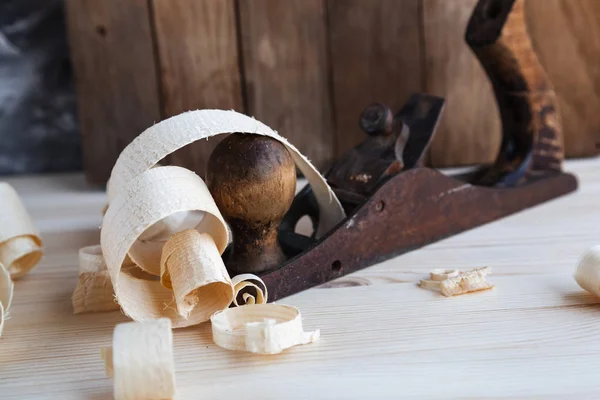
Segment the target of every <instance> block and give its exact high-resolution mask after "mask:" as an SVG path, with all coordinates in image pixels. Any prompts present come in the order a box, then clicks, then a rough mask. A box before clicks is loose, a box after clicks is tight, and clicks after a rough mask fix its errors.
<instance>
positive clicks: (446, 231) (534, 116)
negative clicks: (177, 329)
mask: <svg viewBox="0 0 600 400" xmlns="http://www.w3.org/2000/svg"><path fill="white" fill-rule="evenodd" d="M465 38H466V42H467V44H468V45H469V46H470V48H471V50H472V51H473V53H474V54H475V56H476V57H477V58H478V60H479V61H480V63H481V65H482V66H483V68H484V69H485V71H486V73H487V75H488V77H489V79H490V81H491V83H492V86H493V89H494V93H495V96H496V100H497V104H498V108H499V110H500V116H501V120H502V128H503V130H502V136H503V137H502V145H501V149H500V152H499V154H498V156H497V159H496V161H495V162H494V163H493V165H490V166H481V167H479V168H478V169H476V170H475V171H474V172H471V173H468V174H462V175H456V176H447V175H445V174H443V173H441V172H440V171H437V170H435V169H432V168H428V167H426V166H425V165H424V158H425V155H426V153H427V150H428V148H429V145H430V144H431V142H432V140H433V137H434V134H435V131H436V127H437V125H438V122H439V120H440V118H441V117H442V112H443V108H444V100H443V99H442V98H439V97H435V96H431V95H427V94H416V95H413V96H412V97H410V98H409V99H408V101H407V103H406V104H405V105H404V107H402V108H401V109H400V110H399V111H398V112H397V113H396V114H394V113H393V112H392V111H391V110H390V109H389V108H388V107H387V106H385V105H383V104H373V105H371V106H368V107H367V108H366V109H365V110H364V111H363V113H362V115H361V116H360V126H361V128H362V130H363V131H364V132H365V134H366V137H365V140H364V141H363V142H362V143H360V144H359V145H358V146H356V147H354V148H353V149H351V150H350V151H348V152H347V153H346V154H344V155H343V156H342V157H341V158H340V159H339V160H337V161H336V162H335V163H334V164H333V166H332V167H331V168H330V169H329V170H328V171H327V172H326V174H325V177H326V178H327V180H328V182H329V184H330V185H331V187H332V188H333V190H334V192H335V193H336V195H337V196H338V198H339V199H340V201H341V203H342V205H343V207H344V209H345V211H346V213H347V218H346V219H345V220H344V221H342V222H341V223H339V224H338V225H337V226H336V227H335V228H333V229H331V230H330V231H329V232H327V233H326V234H325V235H324V236H322V237H319V238H317V237H316V235H315V234H314V233H313V234H312V235H310V236H305V235H300V234H298V233H296V232H295V231H294V230H295V226H296V224H297V222H298V220H299V219H300V218H302V217H304V216H309V217H310V219H311V220H312V222H313V225H314V226H317V224H318V221H319V211H318V208H317V207H316V202H315V199H314V196H313V194H312V191H311V188H310V187H305V188H304V189H302V190H301V191H300V192H299V193H298V194H297V195H294V189H293V188H294V187H295V183H296V181H295V171H294V168H293V163H292V161H291V159H290V158H289V154H287V155H286V153H287V151H286V149H285V148H284V147H283V146H278V145H277V143H276V142H275V141H273V140H271V139H268V138H256V137H255V136H254V135H252V136H248V137H246V138H242V136H244V135H235V134H234V135H231V136H230V137H228V138H227V139H225V140H224V141H222V142H221V143H220V144H219V145H218V146H217V148H216V149H215V153H213V156H214V157H213V156H211V159H210V160H209V166H208V170H209V174H208V175H209V179H208V182H209V188H210V190H211V193H213V196H214V197H215V201H216V202H217V205H218V206H219V208H220V209H221V210H222V211H223V215H224V217H225V219H226V220H227V221H228V222H229V223H230V226H231V227H232V233H233V246H232V247H231V248H230V249H229V251H228V252H226V254H225V255H224V257H225V263H226V265H227V267H228V269H230V270H231V271H232V272H233V273H241V272H253V273H256V274H259V275H260V276H261V278H262V279H263V281H264V282H265V284H266V286H267V288H268V291H269V295H270V296H269V300H271V301H273V300H277V299H280V298H282V297H286V296H289V295H292V294H294V293H297V292H299V291H302V290H305V289H308V288H311V287H313V286H316V285H320V284H323V283H325V282H327V281H329V280H332V279H335V278H338V277H340V276H343V275H345V274H348V273H351V272H354V271H357V270H360V269H362V268H365V267H368V266H370V265H372V264H375V263H378V262H381V261H383V260H385V259H388V258H391V257H394V256H397V255H399V254H403V253H406V252H408V251H411V250H414V249H417V248H419V247H422V246H425V245H427V244H430V243H433V242H436V241H438V240H441V239H443V238H446V237H448V236H451V235H454V234H457V233H460V232H463V231H465V230H468V229H471V228H474V227H477V226H480V225H482V224H485V223H488V222H491V221H494V220H497V219H499V218H503V217H505V216H507V215H510V214H512V213H515V212H518V211H521V210H523V209H526V208H528V207H532V206H534V205H537V204H539V203H542V202H544V201H547V200H550V199H553V198H556V197H558V196H561V195H564V194H566V193H569V192H571V191H573V190H575V189H576V188H577V181H576V179H575V178H574V177H573V176H572V175H570V174H567V173H564V172H563V171H562V161H563V158H564V154H563V145H562V133H561V124H560V118H559V114H558V110H557V100H556V95H555V93H554V90H553V88H552V85H551V84H550V82H549V80H548V78H547V76H546V74H545V71H544V69H543V68H542V66H541V64H540V63H539V61H538V59H537V56H536V54H535V52H534V50H533V48H532V45H531V41H530V39H529V37H528V35H527V33H526V27H525V20H524V0H479V1H478V3H477V4H476V6H475V9H474V11H473V14H472V16H471V19H470V22H469V24H468V27H467V30H466V35H465ZM272 142H275V143H272ZM240 146H241V147H243V148H244V149H245V151H249V152H250V153H251V154H254V156H252V157H253V158H252V157H251V159H245V160H243V161H242V160H236V159H232V157H230V158H229V159H228V158H227V154H228V151H230V150H231V149H232V148H240ZM230 164H231V165H234V164H235V167H236V168H233V167H231V169H232V170H233V169H236V170H240V171H243V172H240V174H241V175H239V176H236V177H234V178H231V176H228V177H224V176H223V174H225V172H224V171H225V170H227V168H228V167H227V165H230ZM238 164H239V165H238ZM211 174H216V175H219V176H218V178H219V179H214V181H215V182H220V187H219V188H217V187H215V186H214V185H213V186H211V184H210V182H211V179H210V176H211ZM227 179H230V180H231V182H232V184H235V185H233V186H232V185H230V186H227V185H228V183H227ZM261 179H262V181H261V182H264V185H263V186H264V189H265V190H264V194H261V195H260V196H259V197H256V193H252V190H254V189H250V186H248V185H244V184H243V183H244V182H248V181H252V180H254V181H256V180H261ZM223 182H225V183H223ZM234 186H235V187H237V188H239V187H242V189H239V190H240V192H239V193H238V194H237V197H235V198H234V197H232V196H230V194H231V193H230V192H231V191H232V190H233V189H232V188H233V187H234ZM261 193H262V192H261ZM249 198H252V199H253V200H252V204H247V202H246V203H244V199H249ZM223 199H225V200H223ZM224 203H226V204H224ZM223 206H226V207H225V208H222V207H223ZM288 208H289V209H288Z"/></svg>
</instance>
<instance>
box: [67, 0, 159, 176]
mask: <svg viewBox="0 0 600 400" xmlns="http://www.w3.org/2000/svg"><path fill="white" fill-rule="evenodd" d="M66 10H67V25H68V33H69V40H70V47H71V58H72V63H73V68H74V72H75V79H76V86H77V96H78V109H79V110H78V113H79V121H80V127H81V134H82V146H83V157H84V168H85V171H86V176H87V178H88V180H89V181H91V182H94V183H104V182H106V180H107V179H108V177H109V176H110V172H111V169H112V166H113V165H114V163H115V161H116V159H117V157H118V155H119V153H120V152H121V150H122V149H123V148H124V147H125V146H126V145H127V144H129V142H130V141H131V140H133V138H135V137H136V136H137V135H139V134H140V133H141V132H142V131H143V130H144V129H146V128H147V127H148V126H150V125H152V124H153V123H154V122H155V121H158V120H159V119H160V110H159V100H158V91H157V83H156V70H155V64H154V55H153V46H152V34H151V26H150V18H149V12H148V4H147V2H146V1H145V0H128V1H118V0H103V1H96V0H67V2H66Z"/></svg>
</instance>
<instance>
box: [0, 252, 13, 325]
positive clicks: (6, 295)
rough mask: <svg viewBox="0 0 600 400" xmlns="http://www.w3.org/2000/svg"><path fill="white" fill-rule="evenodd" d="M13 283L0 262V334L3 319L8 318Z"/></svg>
mask: <svg viewBox="0 0 600 400" xmlns="http://www.w3.org/2000/svg"><path fill="white" fill-rule="evenodd" d="M13 291H14V284H13V281H12V279H11V278H10V274H9V272H8V270H7V269H6V268H5V267H4V265H2V264H0V336H2V329H3V328H4V321H5V320H6V319H7V318H8V310H9V309H10V303H11V301H12V297H13Z"/></svg>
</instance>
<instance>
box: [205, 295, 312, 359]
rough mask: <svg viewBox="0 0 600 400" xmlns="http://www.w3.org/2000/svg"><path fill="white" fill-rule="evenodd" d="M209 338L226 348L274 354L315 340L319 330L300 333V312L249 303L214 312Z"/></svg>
mask: <svg viewBox="0 0 600 400" xmlns="http://www.w3.org/2000/svg"><path fill="white" fill-rule="evenodd" d="M210 321H211V323H212V333H213V341H214V342H215V343H216V344H217V345H219V346H220V347H223V348H225V349H228V350H239V351H248V352H251V353H257V354H277V353H281V352H282V351H283V350H285V349H287V348H289V347H292V346H296V345H300V344H307V343H312V342H315V341H317V340H319V336H320V331H319V330H318V329H317V330H316V331H313V332H304V330H303V328H302V317H301V315H300V311H299V310H298V309H297V308H295V307H292V306H286V305H281V304H252V305H244V306H240V307H235V308H229V309H227V310H223V311H220V312H217V313H215V314H214V315H213V316H212V317H211V318H210Z"/></svg>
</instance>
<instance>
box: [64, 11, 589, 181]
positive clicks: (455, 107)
mask: <svg viewBox="0 0 600 400" xmlns="http://www.w3.org/2000/svg"><path fill="white" fill-rule="evenodd" d="M116 2H117V0H105V1H102V2H96V1H90V0H67V3H66V5H67V10H68V23H69V36H70V43H71V48H72V54H73V56H72V58H73V65H74V69H75V75H76V80H77V87H78V97H79V114H80V121H81V130H82V135H83V143H84V158H85V169H86V174H87V177H88V179H89V180H90V181H92V182H98V183H102V182H105V181H106V179H107V178H108V176H109V173H110V169H111V167H112V165H113V164H114V161H115V160H116V157H117V156H118V153H119V151H120V150H121V149H122V148H123V147H124V146H125V145H126V144H127V143H128V142H129V141H130V140H131V139H132V138H133V137H135V136H136V135H137V134H139V133H140V132H142V131H143V130H144V128H146V127H148V126H150V125H151V124H152V123H154V122H156V121H158V120H160V119H163V118H166V117H169V116H171V115H175V114H177V113H179V112H182V111H185V110H190V109H196V108H224V109H235V110H238V111H242V112H246V113H248V114H250V115H253V116H255V117H256V118H258V119H260V120H262V121H264V122H265V123H267V124H268V125H270V126H271V127H273V128H274V129H276V130H278V131H279V132H280V133H281V134H282V135H284V136H286V137H288V138H289V139H290V140H291V141H292V142H293V143H294V144H295V145H296V146H297V147H298V148H299V149H300V150H301V151H302V152H303V153H304V154H306V155H307V156H308V157H309V158H310V159H311V160H313V161H314V162H315V164H316V165H317V166H318V167H319V168H320V169H322V170H324V169H326V168H327V167H328V166H329V165H330V163H331V161H332V160H333V159H334V158H335V157H337V156H339V155H340V154H341V153H343V152H344V151H345V150H347V149H348V148H350V147H352V146H353V145H355V144H356V143H358V142H360V141H361V140H362V137H363V136H362V135H363V134H362V132H361V131H360V130H359V128H358V117H359V115H360V112H361V111H362V109H363V108H364V107H365V106H366V105H368V104H370V103H372V102H375V101H380V102H383V103H387V104H388V105H389V106H390V107H391V108H392V109H393V110H397V109H398V108H400V106H401V105H402V104H403V103H404V101H405V100H406V99H407V98H408V96H409V95H410V94H411V93H414V92H420V91H421V92H429V93H432V94H436V95H439V96H443V97H445V98H446V100H447V105H446V110H445V114H444V118H443V120H442V122H441V124H440V127H439V130H438V134H437V137H436V139H435V141H434V142H433V145H432V148H431V151H430V154H429V158H428V160H429V163H430V164H431V165H433V166H435V167H442V166H456V165H468V164H474V163H484V162H490V161H492V160H493V159H494V158H495V155H496V153H497V151H498V148H499V144H500V139H501V136H500V123H499V119H498V112H497V109H496V105H495V100H494V97H493V94H492V91H491V86H490V84H489V82H487V78H486V76H485V74H484V73H483V70H482V68H481V67H480V65H479V64H478V62H477V60H476V59H475V57H474V56H473V55H472V54H471V52H470V50H469V48H468V47H467V45H466V43H465V42H464V31H465V26H466V23H467V21H468V18H469V16H470V15H471V12H472V9H473V6H474V4H475V3H476V0H452V1H449V0H369V1H364V0H286V1H280V0H125V1H119V6H118V7H117V6H116ZM526 7H527V11H528V14H527V16H528V18H527V22H528V27H529V30H530V33H531V36H532V40H533V43H534V46H535V48H536V50H537V51H538V53H539V57H540V60H541V62H542V64H543V65H544V67H545V68H546V69H547V71H548V75H549V76H550V79H551V80H552V82H553V84H554V86H555V88H556V91H557V94H558V98H559V104H560V110H561V113H562V120H563V125H564V131H565V147H566V154H567V156H569V157H580V156H592V155H596V154H599V153H600V112H598V110H599V109H600V97H599V96H598V93H600V69H598V68H597V65H599V64H600V24H599V22H600V1H597V0H527V5H526ZM114 10H118V12H117V11H114ZM214 145H215V143H208V144H207V143H201V144H194V145H191V146H189V147H188V148H185V149H182V150H181V151H179V152H178V153H176V154H175V155H173V156H172V157H171V160H168V161H171V162H173V163H176V164H179V165H184V166H186V167H189V168H192V169H194V170H195V171H197V172H198V173H199V174H201V176H203V175H204V172H205V171H204V170H205V163H206V160H207V158H208V156H209V154H210V152H211V151H212V148H213V147H214Z"/></svg>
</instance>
